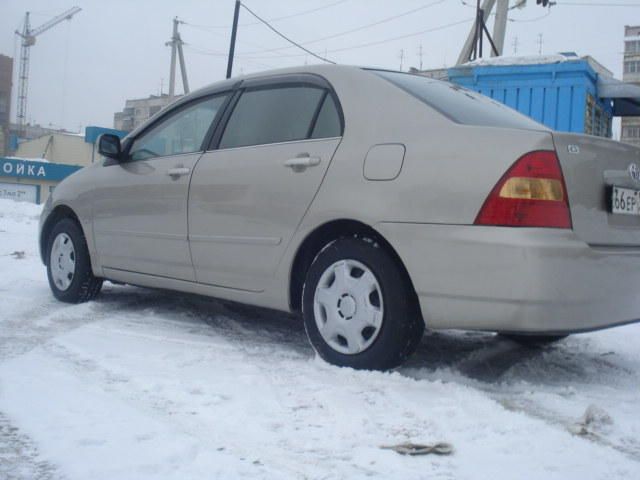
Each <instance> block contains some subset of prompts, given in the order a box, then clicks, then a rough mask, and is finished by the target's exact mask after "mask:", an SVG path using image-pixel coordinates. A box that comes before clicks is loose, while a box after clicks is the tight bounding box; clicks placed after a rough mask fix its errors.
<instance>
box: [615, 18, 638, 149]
mask: <svg viewBox="0 0 640 480" xmlns="http://www.w3.org/2000/svg"><path fill="white" fill-rule="evenodd" d="M622 80H623V81H624V82H629V83H635V84H637V85H640V25H637V26H634V27H629V26H626V27H624V69H623V74H622ZM620 140H621V141H623V142H626V143H631V144H633V145H637V146H640V117H622V135H621V137H620Z"/></svg>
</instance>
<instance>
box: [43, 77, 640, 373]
mask: <svg viewBox="0 0 640 480" xmlns="http://www.w3.org/2000/svg"><path fill="white" fill-rule="evenodd" d="M99 151H100V154H101V155H102V156H103V158H102V159H101V160H100V161H98V162H96V163H94V164H93V165H91V166H90V167H87V168H84V169H82V170H81V171H79V172H78V173H76V174H74V175H72V176H71V177H69V178H67V179H66V180H65V181H64V182H62V183H61V184H60V185H59V186H58V187H57V188H56V189H55V191H54V192H53V194H52V195H51V196H50V197H49V199H48V201H47V203H46V205H45V208H44V211H43V213H42V219H41V229H40V246H41V252H42V259H43V261H44V263H45V264H46V265H47V272H48V278H49V283H50V286H51V289H52V291H53V294H54V295H55V296H56V297H57V298H58V299H60V300H62V301H66V302H82V301H87V300H90V299H92V298H94V297H95V296H96V295H97V294H98V292H99V291H100V288H101V285H102V282H103V280H111V281H114V282H122V283H127V284H132V285H139V286H146V287H153V288H162V289H169V290H175V291H182V292H190V293H196V294H202V295H208V296H211V297H218V298H221V299H225V300H230V301H235V302H242V303H246V304H252V305H258V306H262V307H268V308H273V309H279V310H286V311H291V312H300V313H301V315H302V317H303V321H304V324H305V327H306V331H307V333H308V336H309V340H310V341H311V343H312V345H313V347H314V348H315V349H316V351H317V352H318V353H319V354H320V355H321V356H322V357H323V358H324V359H326V360H327V361H329V362H331V363H334V364H337V365H343V366H351V367H354V368H367V369H388V368H392V367H395V366H397V365H399V364H401V363H402V362H403V361H404V360H405V359H406V358H407V357H408V356H409V355H410V354H411V353H412V351H413V350H414V349H415V348H416V346H417V345H418V343H419V342H420V339H421V337H422V334H423V331H424V329H425V327H427V328H429V329H450V328H457V329H472V330H486V331H495V332H500V333H504V334H509V335H512V336H515V337H516V338H518V337H520V338H536V339H548V340H552V339H556V338H559V337H562V336H565V335H568V334H570V333H575V332H582V331H588V330H595V329H600V328H604V327H610V326H613V325H619V324H624V323H627V322H631V321H634V320H636V319H638V318H640V299H639V296H638V284H640V199H639V192H640V171H639V169H638V166H637V164H636V162H640V149H637V148H635V147H631V146H628V145H624V144H621V143H617V142H614V141H610V140H607V139H603V138H596V137H590V136H585V135H574V134H566V133H558V132H555V131H551V130H549V129H548V128H546V127H545V126H543V125H540V124H538V123H536V122H534V121H532V120H530V119H529V118H527V117H525V116H523V115H520V114H519V113H517V112H516V111H514V110H511V109H509V108H508V107H506V106H503V105H501V104H499V103H496V102H494V101H492V100H490V99H488V98H486V97H484V96H481V95H479V94H476V93H473V92H470V91H468V90H464V89H462V88H459V87H457V86H454V85H451V84H448V83H445V82H440V81H437V80H432V79H428V78H424V77H421V76H417V75H410V74H406V73H400V72H391V71H382V70H373V69H362V68H355V67H347V66H313V67H304V68H296V69H288V70H279V71H273V72H266V73H260V74H255V75H249V76H245V77H241V78H236V79H230V80H226V81H222V82H219V83H216V84H213V85H211V86H209V87H206V88H203V89H201V90H199V91H197V92H194V93H192V94H190V95H187V96H185V97H183V98H181V99H180V100H178V101H177V102H175V103H173V104H172V105H170V106H169V107H168V108H166V109H165V110H163V111H162V112H160V113H159V114H157V115H156V116H154V117H153V118H152V119H150V120H149V121H148V122H146V123H145V124H143V125H142V126H140V127H139V128H137V129H136V130H134V131H133V132H131V133H130V134H129V135H128V136H127V137H126V138H125V139H124V140H123V141H122V142H121V141H120V139H119V138H118V137H115V136H112V135H103V136H102V137H101V138H100V140H99ZM527 336H529V337H527Z"/></svg>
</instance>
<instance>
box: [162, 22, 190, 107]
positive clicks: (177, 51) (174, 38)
mask: <svg viewBox="0 0 640 480" xmlns="http://www.w3.org/2000/svg"><path fill="white" fill-rule="evenodd" d="M181 23H183V22H181V21H180V20H178V17H176V18H174V19H173V34H172V35H171V40H170V41H169V42H167V43H166V45H171V69H170V71H169V100H170V101H171V100H173V97H174V96H175V91H176V55H177V56H178V58H179V61H180V73H181V74H182V86H183V88H184V93H189V81H188V79H187V66H186V64H185V62H184V52H183V50H182V45H183V44H184V42H183V41H182V38H181V37H180V32H178V25H179V24H181Z"/></svg>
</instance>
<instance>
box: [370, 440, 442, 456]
mask: <svg viewBox="0 0 640 480" xmlns="http://www.w3.org/2000/svg"><path fill="white" fill-rule="evenodd" d="M380 448H382V449H384V450H393V451H394V452H397V453H399V454H400V455H410V456H415V455H428V454H429V453H434V454H436V455H451V454H452V453H453V445H451V444H450V443H445V442H439V443H434V444H433V445H421V444H419V443H410V442H407V443H400V444H398V445H382V446H381V447H380Z"/></svg>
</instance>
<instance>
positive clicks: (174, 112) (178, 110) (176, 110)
mask: <svg viewBox="0 0 640 480" xmlns="http://www.w3.org/2000/svg"><path fill="white" fill-rule="evenodd" d="M232 92H233V90H224V91H221V92H215V93H212V94H209V95H204V96H202V97H198V98H194V99H193V100H190V101H188V102H185V103H183V104H182V105H179V106H177V107H175V108H172V109H171V110H169V111H168V112H166V113H165V114H164V115H162V116H160V117H158V118H157V119H156V120H154V121H153V122H152V123H151V124H149V125H147V127H146V128H145V129H144V130H142V131H141V132H139V133H138V134H137V135H136V136H135V137H133V138H128V139H127V144H126V146H125V153H124V158H125V162H137V161H140V160H132V159H131V158H130V156H129V153H130V151H131V147H132V146H133V144H134V143H135V142H136V141H137V140H138V139H139V138H141V137H142V136H144V135H146V134H147V133H149V132H150V131H152V130H153V129H154V128H156V127H157V126H159V125H161V124H162V123H164V122H165V121H167V120H169V119H171V118H172V117H174V116H176V115H178V114H180V113H181V112H183V111H184V110H187V109H189V108H191V107H192V106H194V105H196V104H198V103H203V102H206V101H208V100H211V99H212V98H216V97H221V96H224V95H226V96H227V98H226V99H225V101H224V102H223V103H222V105H221V106H220V108H219V109H218V111H217V112H216V114H215V116H214V117H213V120H212V121H211V124H210V125H209V127H208V129H207V133H206V134H205V136H204V139H203V141H202V143H201V144H200V148H199V150H197V151H196V152H191V153H188V154H187V153H183V154H180V155H191V154H192V153H198V152H203V151H204V150H205V146H206V145H207V144H208V142H209V139H210V135H213V131H214V130H215V127H216V125H217V123H219V121H220V117H221V116H222V113H223V112H224V111H225V109H226V108H227V106H228V105H229V101H230V99H231V97H233V95H232ZM167 156H178V155H164V156H159V157H153V158H148V159H145V161H152V160H155V159H156V158H166V157H167Z"/></svg>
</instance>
